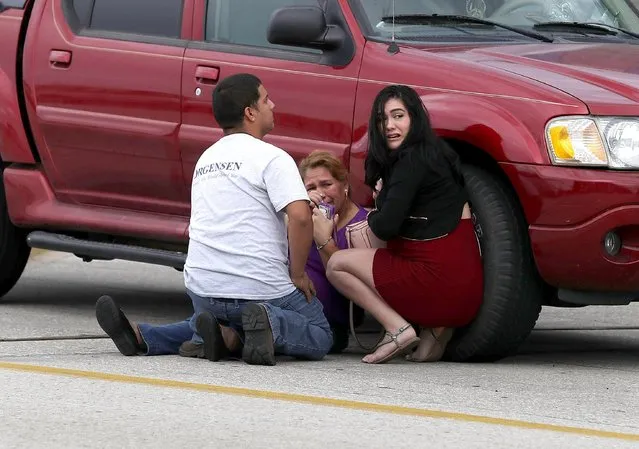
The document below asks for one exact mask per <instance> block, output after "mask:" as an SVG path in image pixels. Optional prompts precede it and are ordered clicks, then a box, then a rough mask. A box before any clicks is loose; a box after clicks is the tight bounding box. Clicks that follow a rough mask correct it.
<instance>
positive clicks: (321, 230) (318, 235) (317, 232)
mask: <svg viewBox="0 0 639 449" xmlns="http://www.w3.org/2000/svg"><path fill="white" fill-rule="evenodd" d="M338 218H339V217H338V216H337V215H335V217H333V219H332V220H331V219H329V218H326V217H325V216H324V214H323V213H322V211H321V210H319V209H318V208H317V207H316V208H315V209H313V240H315V244H317V245H323V244H324V242H326V240H328V239H329V238H330V237H331V236H332V235H333V229H335V221H337V219H338Z"/></svg>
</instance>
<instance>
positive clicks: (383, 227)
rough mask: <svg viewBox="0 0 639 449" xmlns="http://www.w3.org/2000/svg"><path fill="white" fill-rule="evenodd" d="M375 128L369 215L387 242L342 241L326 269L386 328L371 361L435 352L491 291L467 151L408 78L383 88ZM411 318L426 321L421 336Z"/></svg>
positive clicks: (430, 357)
mask: <svg viewBox="0 0 639 449" xmlns="http://www.w3.org/2000/svg"><path fill="white" fill-rule="evenodd" d="M368 134H369V136H368V137H369V151H368V155H367V158H366V164H365V168H366V183H367V184H368V185H369V186H371V187H372V188H374V190H375V191H374V194H373V196H374V197H375V209H374V210H373V211H371V212H370V213H369V214H368V224H369V226H370V228H371V230H372V231H373V233H374V234H375V235H376V236H377V237H379V238H380V239H382V240H385V241H387V247H386V248H384V249H348V250H343V251H339V252H337V253H335V254H334V255H333V256H332V257H331V259H330V260H329V262H328V267H327V276H328V279H329V280H330V282H331V283H332V284H333V285H334V286H335V287H336V288H337V289H338V290H339V291H340V292H342V293H343V294H344V295H345V296H347V297H348V298H349V299H351V300H352V301H353V302H355V303H356V304H358V305H359V306H361V307H362V308H364V309H366V310H367V311H368V312H369V313H371V315H373V317H375V318H376V319H377V321H379V322H380V323H381V324H382V325H383V326H384V328H385V329H386V336H385V338H384V339H383V340H382V341H381V342H380V344H379V345H378V346H377V348H376V350H375V351H374V352H373V353H371V354H368V355H367V356H366V357H364V358H363V360H362V361H363V362H366V363H384V362H387V361H389V360H391V359H392V358H394V357H397V356H399V355H402V354H405V353H411V354H410V355H409V356H408V357H407V358H408V359H409V360H413V361H436V360H439V359H440V358H441V356H442V355H443V353H444V349H445V347H446V344H447V343H448V341H449V340H450V338H451V337H452V332H453V328H455V327H461V326H465V325H467V324H468V323H470V321H471V320H472V319H473V318H474V317H475V315H476V314H477V312H478V311H479V307H480V305H481V302H482V297H483V268H482V262H481V255H480V250H479V245H478V241H477V239H476V237H475V232H474V228H473V224H472V221H471V220H470V209H469V206H468V194H467V192H466V190H465V184H464V179H463V176H462V173H461V170H460V162H459V158H458V156H457V154H456V153H455V152H454V151H453V150H452V149H451V148H450V147H449V146H448V145H447V144H446V143H445V142H444V141H443V140H441V139H439V138H438V137H437V136H436V135H435V132H434V131H433V129H432V127H431V125H430V120H429V117H428V114H427V112H426V109H425V107H424V105H423V103H422V101H421V99H420V98H419V95H418V94H417V92H415V91H414V90H413V89H412V88H410V87H408V86H401V85H395V86H388V87H386V88H384V89H383V90H382V91H381V92H380V93H379V94H378V95H377V98H376V99H375V102H374V104H373V108H372V112H371V117H370V121H369V130H368ZM409 322H411V323H414V324H416V325H419V326H420V327H421V328H422V329H421V332H420V335H419V337H418V336H417V333H416V331H415V329H414V328H413V327H412V326H411V325H410V324H409ZM415 348H416V349H415ZM413 349H415V350H414V351H413Z"/></svg>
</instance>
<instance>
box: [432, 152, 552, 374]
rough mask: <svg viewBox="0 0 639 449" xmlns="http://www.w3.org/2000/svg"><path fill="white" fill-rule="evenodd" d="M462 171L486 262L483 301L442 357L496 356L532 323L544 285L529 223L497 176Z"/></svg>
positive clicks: (513, 348) (463, 359) (476, 170)
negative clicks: (534, 258) (471, 319)
mask: <svg viewBox="0 0 639 449" xmlns="http://www.w3.org/2000/svg"><path fill="white" fill-rule="evenodd" d="M463 172H464V176H465V179H466V184H467V190H468V194H469V196H470V202H471V207H472V212H473V219H474V220H475V229H476V231H477V235H478V237H479V241H480V246H481V250H482V258H483V263H484V302H483V304H482V306H481V309H480V311H479V314H478V315H477V317H476V318H475V320H474V321H473V322H472V323H471V324H470V325H468V326H467V327H465V328H462V329H458V330H457V331H456V332H455V335H454V337H453V339H452V340H451V342H450V343H449V344H448V347H447V348H446V354H445V358H446V359H447V360H452V361H456V362H482V361H495V360H499V359H501V358H503V357H506V356H509V355H512V354H514V353H515V352H516V350H517V348H518V347H519V345H520V344H521V343H522V342H523V341H524V340H525V339H526V338H527V337H528V335H529V334H530V332H531V331H532V329H533V328H534V327H535V323H536V322H537V318H539V313H540V311H541V302H542V297H543V293H542V292H543V289H542V283H541V280H540V277H539V275H538V273H537V269H536V267H535V264H534V261H533V257H532V253H531V249H530V242H529V238H528V230H527V225H526V222H525V220H524V217H523V214H522V212H521V209H520V206H519V203H518V202H517V200H516V198H515V197H514V195H513V194H512V193H511V191H510V190H509V189H508V188H507V187H506V186H505V185H504V183H503V182H502V181H501V180H500V179H499V177H498V176H496V175H494V174H491V173H490V172H488V171H486V170H483V169H481V168H478V167H475V166H470V165H464V167H463Z"/></svg>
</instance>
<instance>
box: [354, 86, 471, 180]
mask: <svg viewBox="0 0 639 449" xmlns="http://www.w3.org/2000/svg"><path fill="white" fill-rule="evenodd" d="M393 98H394V99H397V100H399V101H401V102H402V103H404V106H405V107H406V110H407V111H408V115H409V117H410V130H409V131H408V135H407V136H406V138H405V139H404V141H403V142H402V144H401V145H400V147H399V148H397V149H396V150H391V149H389V148H388V145H387V144H386V136H385V130H384V128H385V114H384V107H385V106H386V102H388V100H390V99H393ZM402 157H410V158H414V163H415V164H419V163H422V164H426V165H428V166H429V167H430V168H431V169H432V170H434V171H441V170H444V171H445V170H451V171H452V174H453V177H454V178H455V179H456V180H457V182H459V183H460V184H461V185H464V178H463V175H462V172H461V166H460V161H459V156H458V155H457V153H456V152H455V151H453V149H452V148H451V147H450V146H449V145H448V144H447V143H446V142H445V141H444V140H442V139H440V138H439V137H437V135H436V134H435V131H434V130H433V128H432V126H431V123H430V118H429V116H428V112H427V110H426V107H425V106H424V104H423V103H422V100H421V98H419V95H418V94H417V92H415V90H414V89H412V88H410V87H408V86H404V85H391V86H387V87H385V88H384V89H382V90H381V91H380V92H379V93H378V94H377V97H376V98H375V101H374V102H373V108H372V110H371V116H370V119H369V122H368V154H367V155H366V161H365V163H364V167H365V183H366V184H367V185H368V186H370V187H371V188H374V187H375V184H376V183H377V180H378V179H380V178H382V180H384V181H388V174H389V171H390V169H391V167H392V166H393V164H394V163H395V161H397V160H398V159H399V158H402Z"/></svg>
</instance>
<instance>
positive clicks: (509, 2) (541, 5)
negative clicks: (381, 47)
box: [351, 0, 639, 43]
mask: <svg viewBox="0 0 639 449" xmlns="http://www.w3.org/2000/svg"><path fill="white" fill-rule="evenodd" d="M351 1H352V3H353V4H354V5H355V6H356V9H357V10H359V11H360V14H359V16H360V20H361V21H362V22H363V23H362V26H363V28H364V29H366V30H368V32H369V35H370V36H372V37H375V38H377V39H384V40H386V39H390V38H391V35H392V33H393V28H394V34H395V38H396V39H397V40H410V41H416V40H417V41H420V40H424V41H427V40H431V39H432V38H434V37H451V36H456V37H457V38H462V39H464V38H466V39H467V38H478V37H483V38H490V37H491V36H492V38H493V39H495V38H499V39H502V38H503V39H505V40H509V39H525V38H526V37H525V36H524V35H522V34H515V33H512V32H511V31H510V32H509V31H508V30H505V29H503V28H501V27H498V26H492V27H491V26H490V25H486V24H477V23H475V24H473V23H470V22H469V23H467V24H464V23H447V24H446V23H436V22H428V21H424V22H423V23H420V22H418V21H414V20H413V21H411V22H410V23H406V21H404V22H403V23H400V24H397V23H396V24H395V26H394V27H393V22H392V20H391V19H390V17H391V16H392V15H393V4H394V12H395V16H401V15H431V14H438V15H455V16H465V17H472V18H479V19H484V20H488V21H491V22H495V24H500V25H507V26H509V27H517V29H520V30H528V31H532V30H534V31H536V32H538V33H546V34H548V33H553V34H557V33H558V32H564V33H572V34H574V35H575V36H577V37H579V38H581V39H583V38H586V37H587V38H592V39H603V38H606V37H605V36H602V34H601V33H596V32H593V33H592V34H591V33H589V32H588V31H587V30H586V31H584V29H555V28H553V29H550V28H547V29H546V30H544V29H542V28H541V27H538V28H535V24H546V23H548V22H563V23H565V22H579V23H599V24H603V25H607V26H611V27H617V28H621V29H623V30H628V31H631V32H634V33H639V0H351ZM595 31H596V30H595ZM613 34H614V33H613ZM562 37H564V36H563V35H562ZM607 38H608V39H610V36H607ZM614 38H615V39H616V38H619V39H627V38H630V36H628V35H623V34H622V33H619V34H617V36H614ZM634 39H635V41H636V42H637V43H639V39H637V38H634Z"/></svg>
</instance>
